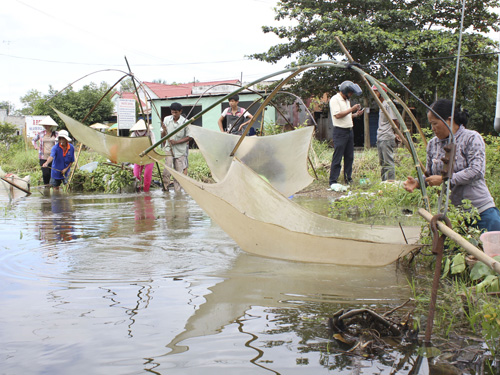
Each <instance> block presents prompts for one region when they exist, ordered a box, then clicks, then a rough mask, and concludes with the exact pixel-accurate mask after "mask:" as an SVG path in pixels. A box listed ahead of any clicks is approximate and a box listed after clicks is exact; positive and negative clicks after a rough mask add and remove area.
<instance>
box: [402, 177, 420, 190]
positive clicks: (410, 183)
mask: <svg viewBox="0 0 500 375" xmlns="http://www.w3.org/2000/svg"><path fill="white" fill-rule="evenodd" d="M418 187H419V184H418V180H416V179H414V178H413V177H412V176H408V179H407V180H406V181H405V182H403V188H404V189H405V190H406V191H408V192H410V193H413V190H415V189H416V188H418Z"/></svg>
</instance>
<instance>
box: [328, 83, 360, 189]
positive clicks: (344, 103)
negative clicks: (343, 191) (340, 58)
mask: <svg viewBox="0 0 500 375" xmlns="http://www.w3.org/2000/svg"><path fill="white" fill-rule="evenodd" d="M361 93H362V91H361V88H360V87H359V85H358V84H356V83H353V82H351V81H344V82H342V83H341V84H340V91H339V92H338V93H337V94H336V95H334V96H332V98H331V99H330V113H331V115H332V123H333V147H334V152H333V156H332V164H331V166H330V178H329V183H330V186H331V185H333V184H338V181H337V180H338V178H339V175H340V169H341V168H342V158H344V181H345V182H346V183H348V184H350V183H351V182H352V163H353V162H354V133H353V131H352V127H353V122H352V118H353V117H358V116H361V114H363V109H361V106H360V105H359V104H355V105H353V106H351V103H350V101H349V99H350V98H351V97H352V96H353V95H361ZM332 189H333V187H332Z"/></svg>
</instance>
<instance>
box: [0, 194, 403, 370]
mask: <svg viewBox="0 0 500 375" xmlns="http://www.w3.org/2000/svg"><path fill="white" fill-rule="evenodd" d="M164 207H165V208H164ZM1 219H2V221H1V224H2V225H1V226H0V235H2V238H3V239H4V238H6V240H4V243H3V244H0V245H3V246H4V247H1V248H0V250H1V251H0V281H1V283H0V288H1V292H2V298H3V300H2V301H3V303H2V304H1V305H0V316H1V317H2V319H1V320H0V332H1V334H2V339H3V348H2V349H0V373H6V374H16V373H23V374H34V373H50V374H66V373H100V372H106V373H107V374H123V373H134V374H137V373H141V372H152V373H158V374H167V373H168V374H169V375H173V374H182V375H185V374H200V373H204V374H209V375H212V374H214V375H215V374H217V375H218V374H221V373H238V374H251V375H254V374H269V373H275V374H276V373H280V374H288V373H314V374H316V373H328V372H330V373H331V372H332V371H335V370H331V368H332V367H331V366H337V365H338V366H346V367H344V369H346V370H345V372H344V373H352V369H353V368H354V367H355V366H356V365H357V364H356V363H355V362H353V360H352V358H343V357H344V355H342V354H339V353H334V352H333V351H328V350H329V347H331V345H332V344H331V343H329V340H328V332H327V331H326V327H325V325H324V324H323V323H322V321H321V317H327V316H330V315H331V314H332V313H333V312H335V311H337V310H338V309H339V307H341V306H344V307H345V306H348V307H356V306H365V307H366V306H368V307H370V306H380V305H387V306H394V305H399V304H400V303H401V302H402V301H405V300H406V299H407V298H408V296H409V293H410V292H409V288H408V287H407V283H406V275H404V274H401V273H399V272H398V271H397V269H396V267H394V266H389V267H383V268H375V269H366V268H356V267H335V266H332V265H321V264H303V263H295V262H285V261H279V260H276V259H267V258H262V257H257V256H252V255H249V254H246V253H244V252H242V251H241V250H240V249H239V248H238V247H237V246H236V245H235V243H234V242H233V241H232V240H231V239H230V238H229V237H228V236H227V235H226V234H225V233H224V232H223V231H222V230H221V229H220V228H219V227H218V226H217V225H214V224H213V223H212V222H211V221H210V219H209V218H208V217H207V216H206V215H205V214H204V213H203V211H202V210H201V209H200V208H199V207H198V206H197V205H196V203H194V201H193V200H191V199H190V198H189V196H187V195H175V196H174V195H169V194H163V193H162V192H159V193H158V194H155V193H152V194H151V195H149V196H147V195H140V196H139V195H136V194H122V195H64V194H61V195H53V196H47V197H43V196H42V197H41V196H34V197H33V196H32V197H30V198H29V199H24V200H21V201H20V202H19V204H17V205H15V206H12V207H10V208H9V211H8V212H6V214H5V215H4V216H3V217H2V218H1ZM20 232H21V233H20ZM47 244H48V245H47ZM40 245H43V246H40ZM41 247H42V248H43V249H42V251H40V250H41V249H40V248H41ZM54 249H57V257H48V256H46V254H47V250H49V251H50V252H52V251H53V250H54ZM336 356H338V357H339V359H338V360H337V359H335V358H336ZM341 358H342V359H341ZM368 362H369V360H364V359H363V361H362V362H360V363H361V364H362V365H363V366H368V365H370V366H372V365H373V366H377V365H380V366H382V368H387V367H388V366H387V365H386V364H385V363H382V362H380V361H375V360H374V361H372V362H373V363H372V364H369V363H368ZM34 364H35V365H34ZM347 369H349V371H348V370H347ZM342 371H344V370H339V372H338V373H342ZM360 373H362V372H360ZM365 373H369V372H365ZM401 373H405V372H401Z"/></svg>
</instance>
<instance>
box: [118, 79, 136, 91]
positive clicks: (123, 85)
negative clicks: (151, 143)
mask: <svg viewBox="0 0 500 375" xmlns="http://www.w3.org/2000/svg"><path fill="white" fill-rule="evenodd" d="M136 85H137V86H138V84H137V83H136ZM120 92H135V88H134V83H133V82H132V78H126V79H124V80H123V81H121V82H120Z"/></svg>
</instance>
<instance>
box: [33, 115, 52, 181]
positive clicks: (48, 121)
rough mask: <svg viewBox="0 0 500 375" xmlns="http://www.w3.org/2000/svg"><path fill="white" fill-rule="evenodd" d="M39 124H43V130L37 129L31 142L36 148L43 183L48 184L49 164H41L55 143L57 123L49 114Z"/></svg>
mask: <svg viewBox="0 0 500 375" xmlns="http://www.w3.org/2000/svg"><path fill="white" fill-rule="evenodd" d="M39 125H42V126H43V130H41V131H39V132H38V133H37V135H36V136H35V138H33V140H32V141H31V142H32V143H33V147H35V150H38V159H39V163H40V166H42V178H43V184H44V185H45V186H48V185H49V183H50V175H51V170H50V167H51V164H48V167H47V168H45V167H43V164H45V162H46V161H47V159H48V158H49V156H50V151H51V150H52V147H54V145H55V144H56V143H57V132H56V129H57V126H58V125H57V123H56V122H55V121H54V120H53V119H52V117H50V116H47V117H45V118H44V119H43V120H42V121H40V122H39Z"/></svg>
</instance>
